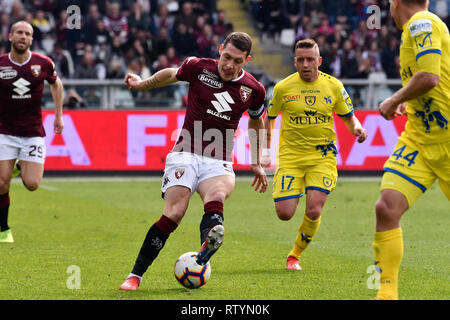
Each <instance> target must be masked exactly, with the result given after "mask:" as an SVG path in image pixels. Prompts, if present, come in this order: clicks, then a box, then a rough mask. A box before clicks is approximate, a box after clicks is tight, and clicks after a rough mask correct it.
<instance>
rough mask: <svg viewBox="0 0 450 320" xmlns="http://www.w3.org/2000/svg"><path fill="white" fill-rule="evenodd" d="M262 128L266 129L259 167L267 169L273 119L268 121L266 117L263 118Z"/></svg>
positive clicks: (273, 124)
mask: <svg viewBox="0 0 450 320" xmlns="http://www.w3.org/2000/svg"><path fill="white" fill-rule="evenodd" d="M264 127H265V129H266V141H265V143H264V146H263V150H262V154H261V166H262V167H263V168H267V167H269V166H270V146H271V144H272V132H273V129H274V128H275V119H269V116H268V115H266V117H265V118H264Z"/></svg>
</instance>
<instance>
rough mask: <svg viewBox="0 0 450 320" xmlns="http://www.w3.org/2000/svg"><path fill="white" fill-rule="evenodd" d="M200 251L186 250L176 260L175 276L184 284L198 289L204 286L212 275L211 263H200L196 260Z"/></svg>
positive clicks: (189, 287)
mask: <svg viewBox="0 0 450 320" xmlns="http://www.w3.org/2000/svg"><path fill="white" fill-rule="evenodd" d="M197 254H198V252H186V253H184V254H182V255H181V256H180V257H179V258H178V260H177V261H176V262H175V270H174V274H175V278H176V279H177V280H178V282H179V283H181V285H182V286H184V287H186V288H188V289H196V288H200V287H201V286H203V285H204V284H205V283H206V282H207V281H208V280H209V277H210V275H211V264H210V263H209V262H208V263H206V264H205V265H203V266H202V265H199V264H198V263H197V261H196V257H197Z"/></svg>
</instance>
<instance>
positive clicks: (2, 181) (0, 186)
mask: <svg viewBox="0 0 450 320" xmlns="http://www.w3.org/2000/svg"><path fill="white" fill-rule="evenodd" d="M9 186H10V179H6V178H4V177H0V194H5V193H7V192H8V191H9Z"/></svg>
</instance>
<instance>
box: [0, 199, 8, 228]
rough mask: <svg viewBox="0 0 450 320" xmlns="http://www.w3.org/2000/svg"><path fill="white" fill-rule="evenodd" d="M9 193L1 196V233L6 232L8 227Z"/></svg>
mask: <svg viewBox="0 0 450 320" xmlns="http://www.w3.org/2000/svg"><path fill="white" fill-rule="evenodd" d="M8 211H9V193H6V194H2V195H0V231H6V230H8V229H9V226H8Z"/></svg>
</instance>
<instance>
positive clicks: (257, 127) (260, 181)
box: [248, 118, 268, 193]
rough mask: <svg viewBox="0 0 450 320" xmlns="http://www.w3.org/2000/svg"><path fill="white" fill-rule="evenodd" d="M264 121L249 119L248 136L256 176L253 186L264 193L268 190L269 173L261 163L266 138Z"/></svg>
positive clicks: (252, 166)
mask: <svg viewBox="0 0 450 320" xmlns="http://www.w3.org/2000/svg"><path fill="white" fill-rule="evenodd" d="M264 134H265V130H264V121H263V119H262V118H259V119H256V120H255V119H252V118H249V120H248V136H249V142H250V153H251V169H252V171H253V174H254V175H255V178H254V179H253V183H252V186H255V191H258V190H259V192H260V193H264V192H266V190H267V184H268V183H267V175H266V172H265V171H264V169H263V167H262V166H261V163H260V151H261V144H262V141H263V140H264Z"/></svg>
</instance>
